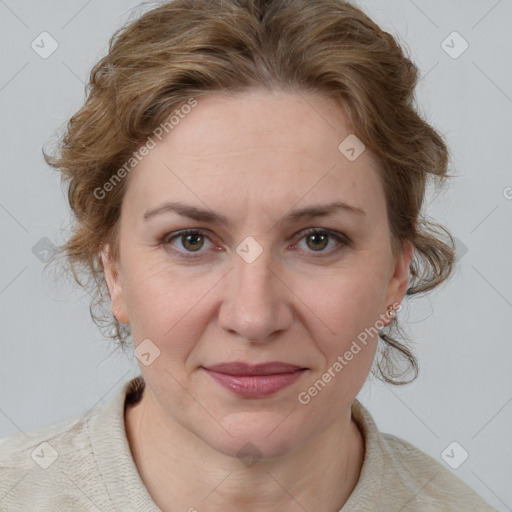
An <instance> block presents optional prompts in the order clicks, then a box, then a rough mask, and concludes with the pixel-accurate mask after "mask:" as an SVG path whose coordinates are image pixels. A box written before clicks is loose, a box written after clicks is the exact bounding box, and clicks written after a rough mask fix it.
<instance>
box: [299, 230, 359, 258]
mask: <svg viewBox="0 0 512 512" xmlns="http://www.w3.org/2000/svg"><path fill="white" fill-rule="evenodd" d="M301 235H302V236H301V238H300V239H299V242H301V241H302V240H304V241H305V245H306V247H307V248H308V249H309V250H308V252H316V253H321V254H320V255H319V256H320V257H321V256H327V255H331V254H332V253H334V252H337V251H338V250H340V249H341V248H343V246H346V245H350V241H349V239H348V237H347V236H346V235H344V234H343V233H337V232H334V231H330V230H328V229H319V228H309V229H307V230H305V231H302V232H301ZM332 240H334V241H335V242H336V244H334V248H333V249H331V250H327V251H325V250H324V249H325V248H326V247H327V246H328V245H329V241H332ZM296 245H298V244H296ZM293 247H295V246H293Z"/></svg>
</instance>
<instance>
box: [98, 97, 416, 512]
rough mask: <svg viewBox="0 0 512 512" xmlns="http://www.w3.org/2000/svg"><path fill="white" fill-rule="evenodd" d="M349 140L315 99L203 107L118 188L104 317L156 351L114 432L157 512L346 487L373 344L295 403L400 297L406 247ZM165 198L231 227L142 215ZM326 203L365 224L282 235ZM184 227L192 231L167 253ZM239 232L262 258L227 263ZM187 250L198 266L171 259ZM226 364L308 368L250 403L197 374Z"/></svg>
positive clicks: (259, 505)
mask: <svg viewBox="0 0 512 512" xmlns="http://www.w3.org/2000/svg"><path fill="white" fill-rule="evenodd" d="M351 132H352V131H351V129H350V127H349V126H348V125H347V123H346V120H345V116H344V113H343V111H342V109H341V108H340V107H339V106H338V105H337V104H336V103H335V102H333V100H331V99H328V98H325V97H323V96H320V95H317V94H312V93H301V94H298V93H296V92H295V93H294V92H278V93H277V92H275V93H270V92H268V91H263V90H257V91H251V92H250V93H246V94H241V93H238V94H236V95H227V94H209V95H206V96H202V97H200V98H199V99H198V105H197V106H196V107H195V108H193V109H192V111H191V112H190V113H189V114H188V115H187V116H186V117H185V118H184V119H182V120H181V121H180V123H179V125H177V126H176V127H175V128H174V129H173V131H171V132H170V133H169V134H168V135H167V136H166V137H165V138H163V139H162V141H161V142H159V143H158V144H157V146H156V147H155V148H154V149H153V150H152V151H151V152H150V153H149V155H147V156H146V157H145V158H144V159H143V160H142V161H141V162H140V163H139V164H138V165H137V167H136V168H135V169H134V170H132V172H131V174H130V175H129V182H128V186H127V190H126V195H125V198H124V200H123V205H122V209H121V220H120V260H119V261H113V260H112V259H111V258H110V256H109V252H108V245H107V246H105V248H104V250H103V251H102V258H103V260H102V261H103V265H104V268H105V277H106V279H107V284H108V287H109V291H110V294H111V299H112V311H116V312H117V313H116V316H117V318H118V320H119V321H120V322H123V323H129V324H130V325H131V329H132V333H133V338H134V340H135V345H136V346H138V345H139V344H140V343H141V342H142V341H143V340H145V339H147V338H149V339H150V340H151V341H152V343H154V345H156V346H157V347H158V349H159V350H160V355H159V356H158V357H157V358H156V359H154V361H153V362H152V363H151V364H149V365H148V366H146V365H144V364H140V365H139V366H140V370H141V373H142V375H143V376H144V379H145V381H146V390H145V392H144V396H143V398H142V400H141V401H140V402H139V403H138V404H136V405H135V406H133V407H131V408H128V409H127V410H126V413H125V420H126V428H127V435H128V440H129V444H130V448H131V450H132V454H133V457H134V461H135V463H136V465H137V467H138V469H139V473H140V475H141V477H142V479H143V481H144V483H145V485H146V486H147V488H148V490H149V492H150V494H151V495H152V497H153V499H154V501H155V502H156V503H157V505H158V506H159V507H160V508H162V510H165V511H174V510H194V509H196V510H198V511H199V512H202V511H220V510H223V511H226V510H228V511H240V510H243V511H261V510H265V511H270V512H272V511H278V510H279V511H290V512H291V511H299V510H300V511H303V510H304V509H306V510H317V511H325V512H331V511H338V510H339V509H340V508H341V507H342V506H343V504H344V503H345V502H346V501H347V499H348V497H349V496H350V493H351V492H352V491H353V489H354V487H355V485H356V484H357V480H358V478H359V474H360V471H361V466H362V463H363V460H364V442H363V438H362V436H361V433H360V432H359V429H358V428H357V426H356V424H355V423H354V421H353V419H352V418H351V411H350V407H351V404H352V402H353V401H354V399H355V397H356V395H357V393H358V392H359V390H360V389H361V387H362V385H363V384H364V382H365V380H366V378H367V376H368V373H369V371H370V368H371V365H372V361H373V358H374V355H375V351H376V345H377V338H376V337H374V338H369V339H368V343H367V345H366V346H364V347H363V348H362V350H361V351H360V352H359V353H358V354H357V355H355V356H354V358H353V359H352V360H351V361H350V362H349V363H348V364H347V365H346V366H345V367H344V368H343V370H342V371H341V372H339V373H337V374H336V377H335V378H333V379H332V380H331V382H329V383H328V384H327V385H326V386H325V388H324V389H323V390H322V391H321V392H319V393H318V394H317V395H316V396H315V397H313V398H312V399H311V401H310V402H309V403H308V404H307V405H303V404H301V403H299V401H298V394H299V393H300V392H302V391H307V390H308V388H309V387H310V386H311V385H312V384H313V383H314V382H315V381H316V380H317V379H319V378H321V376H322V374H323V373H324V372H325V371H326V370H327V369H328V368H329V367H331V366H332V365H333V363H334V362H335V361H336V359H337V357H338V356H343V354H344V353H345V352H346V351H347V350H348V349H349V348H350V346H351V343H352V342H353V340H355V339H356V337H357V335H358V334H359V333H361V332H362V331H363V330H364V329H365V328H368V327H370V326H374V325H375V323H376V322H377V320H379V318H382V317H381V316H380V315H382V314H383V313H385V312H386V310H387V309H388V307H389V306H390V305H391V304H393V303H399V302H401V301H402V299H403V297H404V295H405V292H406V288H407V282H408V268H409V262H410V258H411V255H412V245H411V244H410V243H409V242H407V243H405V244H403V247H402V250H401V252H400V253H399V254H398V256H397V257H395V256H394V255H393V253H392V250H391V240H390V232H389V228H388V220H387V212H386V202H385V196H384V191H383V188H382V184H381V181H380V177H379V175H378V174H377V170H376V169H377V168H378V162H377V161H376V159H375V158H374V156H373V155H372V154H371V153H370V151H369V150H365V151H363V153H362V154H361V155H360V156H359V157H358V158H357V159H356V160H355V161H349V160H348V159H347V158H346V157H345V156H344V155H343V154H342V153H341V152H340V151H339V150H338V145H339V144H340V142H341V141H343V140H344V139H345V138H346V137H347V136H348V135H349V134H350V133H351ZM166 201H181V202H183V203H187V204H191V205H194V206H197V207H199V208H206V207H207V208H208V209H211V210H213V211H216V212H219V213H221V214H222V215H225V216H226V217H227V218H228V219H229V221H230V223H231V226H230V227H228V226H226V225H225V224H216V223H210V222H203V221H197V220H192V219H189V218H186V217H182V216H180V215H178V214H177V213H173V212H168V213H164V214H161V215H156V216H154V217H152V218H150V219H148V220H144V219H143V216H144V213H145V212H146V211H147V210H148V209H151V208H155V207H157V206H160V205H161V204H162V203H164V202H166ZM332 201H345V202H346V203H349V204H350V205H353V206H355V207H358V208H360V209H362V210H363V211H364V214H363V215H358V214H353V213H348V212H344V211H340V212H337V213H335V214H333V215H331V216H328V217H319V218H313V219H302V220H298V221H294V222H292V223H290V222H289V223H286V222H284V221H283V222H280V221H281V219H282V218H283V216H285V215H286V214H288V213H289V212H290V211H291V210H294V209H297V208H302V207H306V206H310V205H317V204H326V203H330V202H332ZM187 228H194V229H201V230H202V231H203V233H204V235H205V236H204V237H201V236H199V238H197V237H196V238H195V239H192V240H191V241H190V239H189V241H188V244H187V238H186V237H182V236H178V237H176V238H174V239H173V240H172V241H169V240H170V239H171V238H172V236H169V235H173V234H175V233H176V232H177V231H179V230H183V229H187ZM307 228H317V229H328V230H332V231H334V232H336V233H340V234H345V235H346V236H347V237H349V240H350V242H349V244H348V245H344V244H343V243H342V242H341V241H340V242H337V240H336V239H335V238H328V239H327V241H325V242H323V243H322V241H318V237H317V239H315V237H314V235H304V234H303V233H302V234H301V232H303V231H304V230H305V229H307ZM166 236H167V242H168V244H167V246H166V245H165V244H164V243H163V242H162V239H164V238H165V237H166ZM247 236H251V237H253V238H254V239H255V240H256V241H257V243H258V244H259V246H260V247H261V248H262V250H263V252H262V253H261V254H260V255H259V257H257V258H256V259H255V261H253V262H252V263H248V262H247V261H245V260H244V259H243V258H241V257H240V256H239V254H238V253H237V252H236V249H237V247H238V246H239V245H240V243H241V242H242V241H243V240H244V239H245V238H246V237H247ZM173 249H174V251H173ZM187 250H188V253H189V254H190V253H192V255H196V259H191V260H186V259H184V258H181V257H180V256H179V255H178V253H181V254H184V253H187ZM194 250H195V252H194ZM322 255H324V256H322ZM197 256H198V257H197ZM387 323H389V322H388V321H385V322H384V324H387ZM232 361H245V362H248V363H252V364H257V363H261V362H269V361H283V362H287V363H292V364H297V365H299V366H301V367H305V368H308V371H307V372H305V373H304V374H303V375H302V376H301V377H300V379H299V380H298V381H296V382H295V383H293V384H292V385H290V386H288V387H286V388H284V389H282V390H280V391H279V392H277V393H275V394H273V395H271V396H269V397H266V398H260V399H253V398H251V399H248V398H241V397H238V396H236V395H234V394H233V393H232V392H230V391H229V390H227V389H225V388H224V387H222V386H220V385H219V384H218V383H216V381H214V380H213V379H212V378H211V377H210V376H209V375H208V374H207V373H205V371H204V370H203V369H202V368H201V367H202V366H210V365H213V364H217V363H221V362H232ZM247 442H250V443H252V446H255V447H257V449H258V450H259V453H260V456H261V457H260V458H259V459H258V460H257V462H256V463H255V464H253V465H251V466H249V465H247V464H244V463H243V461H242V460H241V459H240V458H239V457H238V456H237V452H238V451H239V450H240V448H241V447H242V446H244V445H245V444H246V443H247ZM192 507H194V508H192Z"/></svg>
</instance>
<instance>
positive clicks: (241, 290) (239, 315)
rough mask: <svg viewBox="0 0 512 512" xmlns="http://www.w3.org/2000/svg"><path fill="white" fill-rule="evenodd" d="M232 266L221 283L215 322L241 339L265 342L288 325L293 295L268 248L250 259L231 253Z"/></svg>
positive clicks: (291, 314) (291, 315)
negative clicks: (219, 300) (217, 315)
mask: <svg viewBox="0 0 512 512" xmlns="http://www.w3.org/2000/svg"><path fill="white" fill-rule="evenodd" d="M233 260H234V261H233V269H232V270H231V271H230V272H229V274H228V276H226V277H227V280H226V283H225V284H224V286H225V288H224V290H223V300H222V304H221V307H220V312H219V323H220V325H221V327H222V328H223V329H225V330H226V331H229V332H230V333H232V334H237V335H238V336H239V337H240V338H241V339H242V340H243V341H248V342H259V343H262V342H267V341H272V340H274V339H275V337H276V335H277V334H278V333H279V332H283V331H285V330H286V329H288V328H289V326H290V324H291V322H292V318H293V313H292V310H291V304H290V299H291V296H292V295H293V294H292V292H291V291H290V290H289V288H288V287H287V286H286V284H285V282H283V281H284V279H283V276H281V275H280V272H279V268H278V266H276V265H275V264H273V262H272V258H271V255H270V251H269V250H263V252H262V253H261V254H260V255H259V256H258V257H257V258H256V259H255V260H254V261H252V262H248V261H246V260H245V259H244V258H243V257H241V256H240V255H239V254H238V253H234V257H233Z"/></svg>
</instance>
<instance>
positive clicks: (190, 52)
mask: <svg viewBox="0 0 512 512" xmlns="http://www.w3.org/2000/svg"><path fill="white" fill-rule="evenodd" d="M141 5H142V6H144V5H145V4H141ZM417 82H418V69H417V67H416V66H415V65H414V64H413V63H412V62H411V60H410V59H409V58H408V57H407V56H406V54H405V52H404V50H403V48H402V47H401V46H400V45H399V44H398V42H397V41H396V40H395V38H394V37H393V36H391V35H390V34H389V33H387V32H385V31H383V30H382V29H381V28H380V27H379V26H377V25H376V24H375V23H374V22H373V21H372V20H371V19H370V18H369V17H368V16H367V15H366V14H365V13H363V12H362V11H361V10H360V9H358V8H357V7H355V6H353V5H351V4H350V3H349V2H345V1H340V0H314V1H312V0H275V1H263V0H174V1H167V2H165V3H158V4H157V5H156V6H153V7H152V8H151V9H150V10H148V11H147V12H144V13H143V14H142V15H140V16H139V17H138V18H136V19H135V20H131V21H129V22H127V23H126V24H125V26H123V27H122V28H120V29H118V30H117V31H116V32H115V33H114V34H113V36H112V38H111V40H110V44H109V48H108V53H107V55H106V56H105V57H103V58H101V60H99V61H98V62H97V63H96V64H95V65H94V67H93V69H92V70H91V74H90V79H89V83H88V85H87V90H86V96H87V97H86V100H85V102H84V104H83V106H82V107H81V108H80V109H79V110H78V112H76V113H75V114H74V115H73V116H72V117H71V119H70V120H69V121H68V123H67V126H66V131H65V133H64V135H63V136H62V138H61V140H60V141H59V145H58V148H57V149H58V151H56V153H55V154H54V156H49V155H48V154H47V153H46V152H45V151H44V149H43V155H44V158H45V160H46V162H47V163H48V164H49V165H50V166H52V167H54V168H55V169H57V170H59V171H60V172H61V173H62V176H61V178H62V181H63V182H65V183H68V184H69V188H68V200H69V204H70V207H71V210H72V212H73V214H74V218H73V221H74V223H73V229H72V232H71V235H70V236H69V238H68V239H67V240H66V243H65V244H64V245H62V246H60V247H59V250H58V252H57V254H56V256H58V255H63V256H64V260H65V261H64V265H63V268H66V270H69V271H70V272H71V273H72V275H73V277H74V279H75V281H76V282H77V283H78V284H79V286H82V287H85V288H86V289H87V290H88V291H89V292H90V293H91V295H92V301H91V303H90V312H91V316H92V319H93V321H94V322H95V323H96V325H97V326H98V327H100V329H102V330H103V334H104V335H105V336H106V337H108V338H111V339H114V340H117V341H118V342H119V344H120V346H121V347H123V348H124V347H125V345H126V341H127V339H128V337H129V336H130V335H131V333H130V328H129V325H122V324H120V323H119V322H117V320H116V319H115V318H113V317H112V315H111V313H110V312H109V311H108V309H107V308H105V303H107V301H109V299H110V295H109V291H108V288H107V286H106V281H105V276H104V271H103V270H104V269H103V265H102V262H101V257H100V252H101V250H102V249H103V248H104V246H105V244H108V245H109V248H110V253H111V255H112V257H113V259H114V260H117V258H118V257H119V254H118V249H119V247H118V231H117V230H118V226H119V219H120V211H121V202H122V200H123V196H124V193H125V190H126V186H127V182H128V178H129V176H128V177H127V178H126V179H122V180H119V183H118V184H116V186H115V187H111V190H109V193H108V194H103V196H102V197H101V198H100V199H99V200H98V193H97V192H96V193H95V191H98V190H99V189H104V188H103V187H104V186H105V183H107V182H109V180H111V179H112V177H113V176H115V175H116V172H117V173H119V170H120V169H121V168H122V167H123V165H125V164H126V162H127V161H128V160H129V159H130V158H132V157H133V154H134V150H136V149H137V148H139V147H141V145H143V144H144V143H145V142H146V141H147V140H148V137H149V136H150V135H151V134H152V133H153V132H154V131H155V129H157V127H158V126H160V125H162V123H164V122H165V121H166V119H168V118H169V116H170V115H171V114H172V113H173V112H175V111H176V109H177V108H179V106H180V105H182V104H185V103H187V101H188V100H190V98H191V97H192V98H199V97H201V95H203V94H208V93H211V92H216V91H217V92H226V91H229V92H235V93H236V92H241V91H244V90H245V91H247V90H250V89H252V88H260V89H261V88H263V89H266V90H269V91H273V90H284V91H293V92H296V93H301V92H306V93H307V92H317V93H321V94H323V95H325V96H328V97H329V98H332V99H334V100H335V101H336V102H337V103H338V104H339V105H340V106H341V107H342V108H343V110H344V112H345V113H346V115H347V119H348V121H349V123H350V126H351V128H352V131H353V133H354V134H355V135H356V136H357V137H358V138H359V139H360V140H361V141H362V142H363V143H364V144H365V145H366V147H367V148H368V149H370V150H371V151H373V153H374V154H375V155H376V157H377V159H378V160H379V162H380V167H381V168H380V169H379V173H380V177H381V179H382V183H383V186H384V191H385V196H386V203H387V211H388V221H389V227H390V233H391V239H392V244H393V249H394V250H395V251H398V250H399V248H400V247H401V243H402V242H403V241H405V240H410V241H411V242H412V243H413V245H414V254H413V257H412V260H411V263H410V280H409V287H408V290H407V295H415V294H421V293H424V292H427V291H430V290H432V289H433V288H434V287H436V286H438V285H439V284H440V283H442V282H443V281H444V280H446V279H447V278H448V277H449V276H450V273H451V271H452V266H453V261H454V243H453V239H452V237H451V235H450V234H449V233H448V231H447V230H446V229H445V228H443V227H442V226H440V225H439V224H437V223H434V222H431V221H428V220H427V219H426V217H425V216H424V215H423V213H422V205H423V202H424V198H425V193H426V186H427V185H428V184H429V183H430V182H431V181H432V182H433V183H434V184H435V185H436V186H438V187H439V186H440V185H441V184H442V183H443V182H444V180H445V178H446V177H448V173H447V166H448V149H447V147H446V145H445V143H444V141H443V138H442V137H441V135H440V134H439V133H438V132H437V131H436V130H435V129H433V128H432V126H430V125H429V124H428V123H427V122H426V121H425V120H424V119H423V118H422V117H421V116H420V114H419V113H418V111H417V109H416V107H415V104H414V97H413V92H414V89H415V87H416V84H417ZM118 175H119V174H118ZM52 261H53V260H52ZM84 277H85V278H86V279H87V280H84ZM380 340H382V341H381V342H380V343H379V357H378V358H377V365H376V367H377V370H378V371H377V372H375V371H374V370H373V369H372V371H374V373H376V375H377V377H379V378H381V379H383V380H384V381H386V382H388V383H391V384H404V383H406V382H411V381H412V380H414V379H415V378H416V376H417V375H418V363H417V360H416V358H415V356H414V355H413V353H412V351H411V349H410V348H409V347H408V346H407V343H406V342H407V337H406V335H405V333H404V332H403V330H402V329H401V327H400V326H399V325H398V322H397V319H396V317H395V318H394V319H393V322H392V323H391V325H390V326H388V327H386V328H385V329H384V330H383V331H382V332H381V334H380ZM403 363H406V364H405V366H406V368H405V369H404V368H403V366H404V365H403ZM409 371H412V373H413V376H412V378H411V379H410V380H406V379H405V378H404V377H405V375H406V374H407V373H409Z"/></svg>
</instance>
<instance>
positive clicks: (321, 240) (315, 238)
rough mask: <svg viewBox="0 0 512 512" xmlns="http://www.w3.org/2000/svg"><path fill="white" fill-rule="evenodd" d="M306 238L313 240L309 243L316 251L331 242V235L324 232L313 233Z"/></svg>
mask: <svg viewBox="0 0 512 512" xmlns="http://www.w3.org/2000/svg"><path fill="white" fill-rule="evenodd" d="M306 240H309V241H310V242H311V243H308V244H307V245H308V247H309V248H311V249H313V250H315V251H317V250H320V251H321V250H323V249H325V248H326V247H327V244H328V243H329V235H328V234H325V233H322V232H318V233H313V234H311V235H307V236H306Z"/></svg>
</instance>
